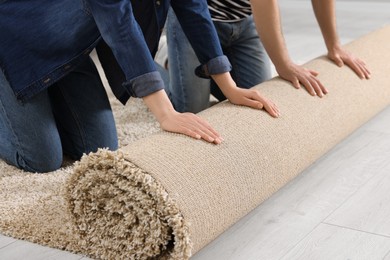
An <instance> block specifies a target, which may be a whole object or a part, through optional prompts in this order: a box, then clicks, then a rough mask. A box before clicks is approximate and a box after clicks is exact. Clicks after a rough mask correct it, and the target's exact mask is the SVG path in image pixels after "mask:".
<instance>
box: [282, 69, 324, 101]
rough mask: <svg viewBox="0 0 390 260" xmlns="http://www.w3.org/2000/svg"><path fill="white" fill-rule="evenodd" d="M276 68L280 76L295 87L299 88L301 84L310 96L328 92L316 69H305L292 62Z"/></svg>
mask: <svg viewBox="0 0 390 260" xmlns="http://www.w3.org/2000/svg"><path fill="white" fill-rule="evenodd" d="M276 70H277V72H278V74H279V76H280V77H281V78H283V79H285V80H287V81H290V82H291V83H292V84H293V86H294V87H295V88H296V89H299V88H300V85H301V84H302V85H303V86H304V87H305V88H306V90H307V92H309V94H310V95H312V96H319V97H323V96H324V95H326V94H328V90H327V89H326V88H325V86H324V85H322V83H321V81H320V80H319V79H318V78H317V75H318V72H317V71H314V70H310V69H306V68H304V67H302V66H299V65H297V64H294V63H292V62H291V63H289V64H286V65H284V66H283V67H282V68H276Z"/></svg>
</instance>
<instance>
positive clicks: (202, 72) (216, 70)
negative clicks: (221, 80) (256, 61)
mask: <svg viewBox="0 0 390 260" xmlns="http://www.w3.org/2000/svg"><path fill="white" fill-rule="evenodd" d="M231 70H232V65H231V64H230V62H229V59H228V58H227V57H226V56H225V55H222V56H218V57H216V58H213V59H211V60H209V61H208V62H207V63H206V64H203V65H200V66H198V67H197V68H196V69H195V74H196V75H197V76H198V77H201V78H205V79H209V78H210V76H211V75H215V74H221V73H225V72H229V71H231Z"/></svg>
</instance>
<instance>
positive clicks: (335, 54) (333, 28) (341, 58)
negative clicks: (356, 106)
mask: <svg viewBox="0 0 390 260" xmlns="http://www.w3.org/2000/svg"><path fill="white" fill-rule="evenodd" d="M311 2H312V5H313V11H314V14H315V16H316V19H317V22H318V24H319V26H320V28H321V33H322V36H323V38H324V41H325V45H326V48H327V49H328V57H329V59H331V60H333V61H334V62H335V63H336V64H337V65H338V66H340V67H341V66H343V65H344V63H345V64H346V65H348V66H349V67H350V68H351V69H353V70H354V71H355V73H356V74H357V75H358V76H359V77H360V78H361V79H364V78H366V79H368V78H370V71H369V70H368V68H367V66H366V64H365V63H364V61H362V60H360V59H359V58H356V57H354V56H353V55H352V54H350V53H349V52H347V51H345V50H344V49H343V48H342V47H341V44H340V40H339V37H338V34H337V24H336V11H335V0H327V1H324V0H312V1H311Z"/></svg>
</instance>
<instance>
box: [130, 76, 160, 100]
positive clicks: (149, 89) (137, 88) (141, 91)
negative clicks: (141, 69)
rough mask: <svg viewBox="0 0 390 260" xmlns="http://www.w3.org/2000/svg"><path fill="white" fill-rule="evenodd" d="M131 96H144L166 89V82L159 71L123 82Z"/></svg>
mask: <svg viewBox="0 0 390 260" xmlns="http://www.w3.org/2000/svg"><path fill="white" fill-rule="evenodd" d="M123 86H124V87H125V88H126V90H127V91H128V92H129V94H130V96H132V97H138V98H142V97H145V96H147V95H150V94H152V93H154V92H156V91H159V90H161V89H164V82H163V80H162V78H161V75H160V73H159V72H158V71H153V72H149V73H146V74H143V75H141V76H138V77H136V78H134V79H132V80H130V81H127V82H125V83H123Z"/></svg>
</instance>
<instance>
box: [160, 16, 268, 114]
mask: <svg viewBox="0 0 390 260" xmlns="http://www.w3.org/2000/svg"><path fill="white" fill-rule="evenodd" d="M214 26H215V27H216V29H217V32H218V36H219V40H220V42H221V46H222V50H223V52H224V54H225V55H226V56H227V57H228V58H229V61H230V62H231V64H232V67H233V68H232V71H231V72H230V73H231V75H232V77H233V79H234V81H235V82H236V84H237V85H238V86H239V87H241V88H251V87H253V86H254V85H257V84H259V83H261V82H263V81H265V80H268V79H270V78H271V66H270V60H269V57H268V55H267V54H266V51H265V49H264V47H263V44H262V43H261V41H260V38H259V36H258V34H257V31H256V27H255V24H254V22H253V17H252V16H250V17H248V18H246V19H244V20H241V21H239V22H235V23H225V22H214ZM167 40H168V66H169V79H170V82H169V84H168V88H169V92H170V98H171V101H172V103H173V105H174V107H175V109H176V110H177V111H179V112H193V113H197V112H199V111H201V110H203V109H206V108H207V107H208V106H209V99H210V89H211V94H213V95H214V96H215V97H216V98H217V99H218V100H224V99H225V97H224V95H223V94H222V92H221V91H220V90H219V88H218V86H217V85H216V84H215V82H213V81H212V80H211V81H210V80H208V79H202V78H199V77H197V76H196V75H195V74H194V70H195V68H196V67H197V66H199V61H198V59H197V58H196V55H195V52H194V51H193V49H192V48H191V45H190V43H189V42H188V40H187V38H186V36H185V35H184V33H183V30H182V28H181V26H180V24H179V22H178V20H177V18H176V16H175V14H174V12H172V10H169V12H168V21H167Z"/></svg>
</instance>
